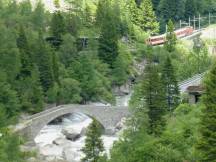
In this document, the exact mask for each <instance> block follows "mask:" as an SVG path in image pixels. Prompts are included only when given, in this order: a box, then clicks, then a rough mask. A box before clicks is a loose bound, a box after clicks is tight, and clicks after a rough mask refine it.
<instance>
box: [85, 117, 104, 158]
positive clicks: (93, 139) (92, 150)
mask: <svg viewBox="0 0 216 162" xmlns="http://www.w3.org/2000/svg"><path fill="white" fill-rule="evenodd" d="M101 129H102V128H101V127H100V125H99V123H98V122H97V121H96V120H93V122H92V123H91V124H90V125H89V127H88V130H87V133H86V140H85V146H84V148H83V149H82V151H83V153H84V154H85V157H84V158H83V159H82V161H83V162H86V161H88V162H99V159H100V156H101V153H102V152H103V151H104V146H103V141H102V139H101V135H102V131H101Z"/></svg>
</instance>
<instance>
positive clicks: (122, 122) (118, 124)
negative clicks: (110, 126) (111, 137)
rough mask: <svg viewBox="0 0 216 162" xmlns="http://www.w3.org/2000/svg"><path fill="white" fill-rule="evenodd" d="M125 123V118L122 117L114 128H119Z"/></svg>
mask: <svg viewBox="0 0 216 162" xmlns="http://www.w3.org/2000/svg"><path fill="white" fill-rule="evenodd" d="M125 123H126V118H122V119H121V121H120V122H119V123H117V124H116V127H115V129H116V130H121V129H122V128H123V127H124V126H125Z"/></svg>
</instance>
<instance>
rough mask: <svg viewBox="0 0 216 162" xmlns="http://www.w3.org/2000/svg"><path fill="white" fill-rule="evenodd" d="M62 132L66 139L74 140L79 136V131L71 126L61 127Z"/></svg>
mask: <svg viewBox="0 0 216 162" xmlns="http://www.w3.org/2000/svg"><path fill="white" fill-rule="evenodd" d="M62 133H63V134H64V135H65V137H66V138H67V139H68V140H71V141H75V140H77V139H78V138H80V136H81V131H79V130H76V129H74V128H73V127H71V126H67V127H65V128H63V129H62Z"/></svg>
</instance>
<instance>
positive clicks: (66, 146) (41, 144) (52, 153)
mask: <svg viewBox="0 0 216 162" xmlns="http://www.w3.org/2000/svg"><path fill="white" fill-rule="evenodd" d="M130 97H131V94H129V95H125V96H118V97H116V105H117V106H128V102H129V100H130ZM98 104H99V105H101V103H94V105H98ZM91 122H92V119H91V118H89V117H88V116H86V115H84V114H78V113H76V114H70V115H68V116H64V117H62V119H61V120H60V122H57V123H50V124H48V125H47V126H45V127H44V128H43V129H42V130H41V131H40V133H39V134H38V135H37V137H36V138H35V143H36V145H37V147H38V148H39V153H40V156H41V157H43V158H44V159H45V160H46V161H47V162H49V161H53V160H65V161H67V162H80V159H81V158H82V157H83V153H82V151H81V149H82V147H83V146H84V144H85V138H86V137H85V135H82V136H81V137H80V138H78V139H77V140H75V141H71V140H67V139H66V138H65V135H64V134H63V133H62V130H63V129H64V128H65V127H68V126H69V127H72V128H73V129H74V130H75V131H78V132H82V130H83V129H86V128H87V127H88V125H89V124H90V123H91ZM102 139H103V143H104V147H105V150H106V153H107V154H108V155H109V150H110V149H111V148H112V145H113V142H114V141H116V140H118V133H117V134H116V135H113V136H106V135H103V136H102Z"/></svg>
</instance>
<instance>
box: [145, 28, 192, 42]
mask: <svg viewBox="0 0 216 162" xmlns="http://www.w3.org/2000/svg"><path fill="white" fill-rule="evenodd" d="M193 32H194V29H193V27H185V28H182V29H178V30H176V31H175V34H176V36H177V38H183V37H186V36H189V35H191V34H193ZM165 42H166V34H163V35H158V36H153V37H150V38H149V39H148V40H147V44H148V45H152V46H157V45H161V44H164V43H165Z"/></svg>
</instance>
